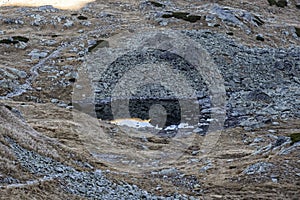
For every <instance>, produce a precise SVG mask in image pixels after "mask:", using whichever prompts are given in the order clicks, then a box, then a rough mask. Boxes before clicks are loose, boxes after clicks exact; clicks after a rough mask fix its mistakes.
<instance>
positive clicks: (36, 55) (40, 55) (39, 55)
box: [28, 49, 48, 60]
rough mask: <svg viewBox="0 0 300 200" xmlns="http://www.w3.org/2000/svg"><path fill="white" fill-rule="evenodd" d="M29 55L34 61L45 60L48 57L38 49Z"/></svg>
mask: <svg viewBox="0 0 300 200" xmlns="http://www.w3.org/2000/svg"><path fill="white" fill-rule="evenodd" d="M28 55H29V56H31V59H32V60H35V59H40V58H45V57H46V56H47V55H48V53H47V52H44V51H40V50H38V49H33V50H32V51H31V52H30V53H29V54H28Z"/></svg>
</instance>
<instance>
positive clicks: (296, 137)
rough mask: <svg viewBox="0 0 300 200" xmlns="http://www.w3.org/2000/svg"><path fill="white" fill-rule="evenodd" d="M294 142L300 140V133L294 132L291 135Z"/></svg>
mask: <svg viewBox="0 0 300 200" xmlns="http://www.w3.org/2000/svg"><path fill="white" fill-rule="evenodd" d="M290 137H291V140H292V144H294V143H296V142H299V141H300V133H293V134H291V135H290Z"/></svg>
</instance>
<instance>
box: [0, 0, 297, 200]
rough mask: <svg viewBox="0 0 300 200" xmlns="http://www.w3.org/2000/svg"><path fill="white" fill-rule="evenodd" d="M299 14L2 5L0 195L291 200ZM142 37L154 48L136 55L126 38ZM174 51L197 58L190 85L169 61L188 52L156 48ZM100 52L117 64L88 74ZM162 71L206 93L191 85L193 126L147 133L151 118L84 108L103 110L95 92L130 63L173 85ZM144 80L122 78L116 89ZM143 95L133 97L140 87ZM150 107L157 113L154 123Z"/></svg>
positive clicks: (125, 4) (231, 4) (268, 6)
mask: <svg viewBox="0 0 300 200" xmlns="http://www.w3.org/2000/svg"><path fill="white" fill-rule="evenodd" d="M284 2H287V3H286V4H285V3H284ZM0 5H1V4H0ZM299 6H300V2H299V1H297V0H290V1H268V0H264V1H227V0H220V1H218V0H217V1H181V0H178V1H170V0H163V1H146V0H145V1H135V0H128V1H127V0H121V1H114V0H113V1H102V0H97V1H95V2H92V3H90V4H87V5H86V6H85V7H83V8H81V9H78V10H74V9H73V10H72V9H69V10H60V9H57V8H54V7H52V6H39V7H6V6H5V7H0V24H1V26H0V60H1V61H0V190H1V192H0V199H63V198H66V199H86V198H89V199H97V198H98V199H122V198H123V199H298V198H299V196H300V193H299V191H300V154H299V152H300V151H299V150H300V142H299V140H300V139H299V134H300V121H299V119H300V112H299V111H300V100H299V99H300V89H299V88H300V23H299V19H300V10H299ZM153 32H158V34H156V35H155V37H152V36H151V34H152V33H153ZM160 32H161V33H172V34H173V33H174V35H177V34H178V35H180V37H178V42H177V43H176V44H175V42H174V41H176V38H175V40H174V38H173V35H172V34H170V36H169V38H172V40H170V41H171V42H170V43H167V42H166V41H167V40H168V41H169V38H168V35H167V36H165V35H164V34H162V35H160ZM143 34H144V38H148V39H149V40H146V42H149V44H150V45H149V46H150V47H152V46H151V45H154V44H155V45H157V46H159V45H160V46H159V48H158V49H159V50H160V51H159V52H156V51H155V49H154V51H152V49H151V48H150V50H151V51H147V53H146V54H143V48H142V47H141V44H136V43H138V42H139V41H143V42H145V41H144V40H143ZM149 35H150V36H151V37H149ZM137 37H141V38H142V39H140V40H138V39H135V38H137ZM153 38H155V40H156V39H157V41H151V39H153ZM186 41H188V42H190V43H187V42H186ZM122 42H123V43H124V44H123V43H122ZM126 42H127V43H126ZM172 42H173V44H172ZM125 43H126V44H125ZM160 43H161V44H160ZM181 44H183V45H181ZM176 45H177V46H183V47H184V48H185V47H186V46H189V47H190V48H191V49H192V48H195V49H196V50H199V49H201V51H203V52H205V53H203V54H201V55H205V57H206V55H209V56H207V57H208V58H207V60H205V63H208V64H209V65H208V66H207V68H205V69H207V74H209V73H211V76H207V77H206V79H205V78H204V80H202V79H201V78H199V80H198V77H197V75H195V73H194V71H192V70H191V71H189V70H190V69H193V68H192V67H191V68H188V67H189V66H190V65H189V64H186V65H183V64H182V63H181V61H182V60H180V59H182V58H185V59H191V60H192V59H193V58H194V57H193V56H191V57H189V56H190V55H198V54H196V51H193V49H192V50H191V49H188V50H186V51H183V50H182V49H180V48H179V49H180V52H176V53H177V54H176V55H175V57H174V54H164V52H165V50H166V49H167V48H169V49H172V48H173V47H174V46H175V47H176ZM200 46H201V48H200ZM144 47H146V46H144ZM196 47H197V48H196ZM198 47H199V48H198ZM122 48H123V49H122ZM184 48H183V49H184ZM187 48H188V47H187ZM128 49H130V51H129V50H128ZM161 50H163V51H161ZM177 50H178V49H177ZM141 52H142V53H141ZM149 52H150V53H149ZM153 52H154V53H153ZM161 52H163V53H161ZM149 55H150V56H149ZM152 55H155V56H157V55H158V56H157V57H155V56H154V57H155V58H152V57H151V56H152ZM178 55H184V56H181V57H179V58H178ZM105 56H106V57H105ZM143 56H145V57H143ZM172 56H173V57H172ZM185 56H186V57H185ZM104 58H105V59H106V60H112V61H115V60H117V61H116V62H112V63H113V64H111V63H109V65H108V66H101V65H99V66H100V67H99V68H97V67H98V66H97V63H102V62H103V63H105V62H106V60H105V59H104ZM140 58H145V59H148V60H149V62H148V60H147V62H142V61H143V59H140ZM197 59H199V58H197ZM197 59H196V60H197ZM210 59H211V60H210ZM141 60H142V61H141ZM174 60H175V61H174ZM206 61H207V62H206ZM95 62H97V63H96V64H95ZM182 62H183V63H184V61H182ZM116 63H117V64H116ZM120 63H121V64H120ZM170 63H171V64H176V65H177V64H178V63H179V64H178V66H179V67H178V68H180V70H181V71H179V72H180V73H181V74H184V73H186V74H185V77H190V79H192V80H194V79H197V81H198V82H197V81H196V80H194V81H195V84H196V85H197V84H198V86H199V85H200V86H201V87H202V86H203V88H204V89H203V88H199V87H198V88H197V89H199V90H196V93H197V95H196V100H197V102H198V104H199V105H200V106H202V109H200V110H199V109H198V110H197V109H196V111H195V112H200V115H201V116H202V118H201V119H200V122H199V127H197V126H190V124H185V123H182V124H177V125H178V126H177V127H176V128H173V129H172V128H170V127H171V126H168V127H167V128H165V129H164V130H163V131H161V132H159V131H158V130H157V129H156V128H155V124H153V125H154V127H153V128H149V127H144V128H139V129H137V128H130V127H127V126H117V125H114V124H111V123H110V122H109V121H107V120H103V119H102V120H101V119H97V118H95V116H98V117H99V118H101V116H99V107H100V108H102V107H101V106H102V104H96V111H95V105H94V104H93V103H94V102H93V101H94V100H95V101H96V102H97V101H98V102H104V104H107V102H109V101H106V99H101V98H100V99H97V97H98V96H100V97H101V95H102V96H106V93H105V94H104V93H101V90H100V89H101V87H103V88H105V89H106V88H110V86H111V85H113V84H116V82H117V81H118V79H116V77H119V74H122V73H124V71H125V72H127V71H126V70H128V69H129V68H130V67H137V68H138V67H140V68H141V69H148V68H147V67H149V66H154V68H153V69H155V70H156V69H157V72H156V71H155V70H153V71H151V72H153V75H152V74H151V75H152V76H153V77H154V78H153V79H155V78H156V79H155V80H157V79H159V77H163V80H161V82H169V81H174V80H181V79H176V78H177V76H175V75H172V74H168V73H169V71H167V72H166V71H164V69H165V68H166V66H169V64H170ZM188 63H191V62H188ZM211 63H213V64H211ZM181 64H182V65H181ZM192 64H193V62H192ZM133 65H134V66H133ZM128 66H129V67H128ZM182 66H185V67H182ZM101 67H108V70H106V71H105V72H107V73H105V74H104V76H103V77H104V78H103V77H102V78H103V80H105V82H101V77H100V78H99V77H98V76H97V73H99V72H102V71H101ZM137 68H136V69H137ZM133 69H134V68H133ZM150 69H152V68H150ZM209 69H210V70H209ZM142 72H143V71H142V70H141V71H138V70H136V71H133V73H132V76H128V75H127V76H128V77H130V78H127V79H122V80H121V79H120V80H121V81H124V80H125V84H123V85H122V84H120V85H121V86H124V89H123V90H122V87H121V89H120V91H121V92H122V91H125V90H126V89H128V88H129V89H130V87H129V85H130V84H132V83H135V81H136V79H134V78H137V79H138V78H139V77H140V78H141V76H140V74H141V73H142ZM155 73H157V74H158V75H157V74H155ZM95 74H96V75H95ZM160 74H163V75H161V76H160ZM207 74H206V75H207ZM144 76H145V74H144ZM221 76H222V78H221ZM145 77H146V78H149V79H151V76H148V77H147V76H145ZM178 77H179V78H180V77H181V76H178ZM209 77H211V79H213V78H217V77H218V78H220V80H221V81H220V80H219V79H218V81H219V82H217V83H218V84H221V83H222V84H224V85H222V90H220V91H222V92H224V94H222V95H223V96H221V95H220V96H219V97H222V98H224V102H223V103H224V107H222V109H223V110H225V111H226V112H225V113H224V112H219V114H220V113H221V114H220V115H222V116H221V117H220V116H218V114H214V112H216V113H218V111H219V110H218V109H219V108H215V107H214V106H213V105H212V103H214V101H212V103H211V101H210V98H212V95H211V93H209V87H210V86H211V85H213V84H207V83H208V82H209V80H210V79H209ZM212 77H213V78H212ZM202 78H203V77H202ZM129 79H132V80H129ZM141 79H142V78H141ZM126 81H129V82H126ZM130 81H131V82H130ZM202 81H203V82H202ZM212 81H214V80H212ZM91 82H92V84H91ZM129 83H130V84H129ZM136 83H138V81H136ZM177 83H178V85H179V83H180V84H181V83H186V82H184V81H182V82H177ZM211 83H212V82H211ZM126 84H128V85H126ZM99 85H100V86H99ZM169 85H171V84H169ZM173 85H176V84H173ZM117 86H118V85H117ZM180 86H181V87H185V85H184V84H181V85H180ZM204 86H208V90H206V88H205V87H204ZM211 87H212V86H211ZM99 88H100V89H99ZM157 88H159V87H154V90H155V92H156V93H154V94H155V95H157V96H158V97H160V98H164V95H165V93H164V92H161V91H160V88H159V89H157ZM212 88H213V87H212ZM142 89H143V88H142ZM142 89H141V91H142V92H141V93H135V94H134V95H135V96H139V95H140V97H143V95H144V94H143V92H144V91H149V90H150V92H152V91H151V88H150V89H149V88H146V89H144V90H142ZM147 89H148V90H147ZM152 89H153V88H152ZM201 89H203V90H201ZM223 89H224V90H223ZM108 91H109V90H108ZM218 92H219V91H218ZM95 94H96V95H95ZM182 94H186V93H182ZM89 95H91V96H89ZM93 95H95V96H96V99H94V96H93ZM97 95H98V96H97ZM155 95H154V97H155ZM152 97H153V96H152ZM78 99H80V100H81V101H80V104H78V102H77V100H78ZM219 100H220V99H219ZM225 100H226V102H225ZM91 102H92V103H91ZM220 105H221V104H220ZM222 105H223V104H222ZM97 106H98V107H97ZM113 108H119V107H118V106H115V107H113ZM97 109H98V111H97ZM160 109H161V107H158V110H155V111H156V114H157V113H158V114H161V115H166V113H164V112H160V111H161V110H160ZM120 110H121V109H120ZM149 110H150V111H153V110H151V109H150V108H149ZM149 110H147V111H149ZM223 110H222V111H223ZM193 111H194V110H193ZM87 113H88V114H87ZM135 114H136V113H135ZM152 115H154V114H153V113H152ZM152 115H151V114H149V116H152ZM223 115H224V116H223ZM137 117H140V116H139V115H138V114H137ZM154 117H155V116H154ZM197 117H198V116H197ZM218 117H219V118H218ZM223 117H224V121H220V124H218V122H219V121H218V120H216V119H223ZM141 118H142V117H141ZM149 118H151V117H149ZM186 118H187V117H186ZM186 118H180V120H181V121H184V120H186ZM159 119H160V118H158V119H155V118H153V119H151V120H152V122H151V123H163V122H162V121H163V120H161V121H160V120H159ZM155 120H156V121H155ZM180 120H179V121H180ZM217 124H218V125H217ZM179 126H182V127H183V128H178V127H179ZM184 126H186V127H184ZM207 126H208V127H211V129H210V128H207ZM215 127H217V128H215ZM177 128H178V129H177ZM207 132H208V133H207ZM205 144H208V146H205ZM209 144H212V146H209Z"/></svg>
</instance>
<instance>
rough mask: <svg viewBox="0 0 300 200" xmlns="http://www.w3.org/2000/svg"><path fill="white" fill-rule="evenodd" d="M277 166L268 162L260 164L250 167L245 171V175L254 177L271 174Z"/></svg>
mask: <svg viewBox="0 0 300 200" xmlns="http://www.w3.org/2000/svg"><path fill="white" fill-rule="evenodd" d="M274 167H275V165H274V164H272V163H268V162H258V163H255V164H253V165H250V166H248V167H247V169H245V170H244V171H243V173H244V174H247V175H252V174H262V173H267V172H270V170H271V169H272V168H274Z"/></svg>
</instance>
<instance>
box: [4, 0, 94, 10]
mask: <svg viewBox="0 0 300 200" xmlns="http://www.w3.org/2000/svg"><path fill="white" fill-rule="evenodd" d="M93 1H95V0H26V1H24V0H0V6H27V7H38V6H43V5H52V6H53V7H55V8H59V9H64V10H77V9H80V8H82V7H83V6H84V5H85V4H87V3H89V2H93Z"/></svg>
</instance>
